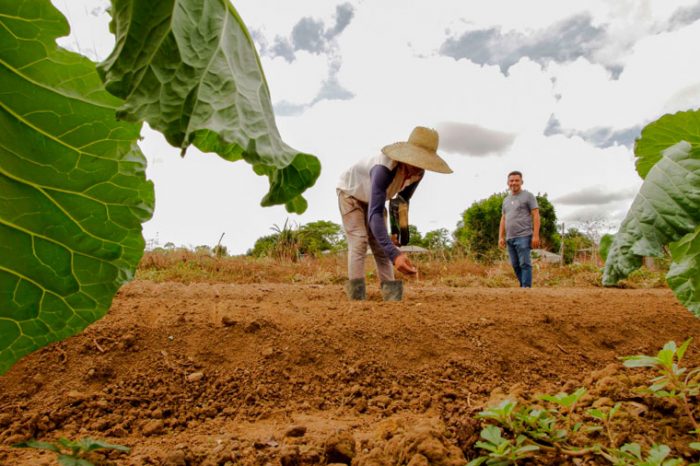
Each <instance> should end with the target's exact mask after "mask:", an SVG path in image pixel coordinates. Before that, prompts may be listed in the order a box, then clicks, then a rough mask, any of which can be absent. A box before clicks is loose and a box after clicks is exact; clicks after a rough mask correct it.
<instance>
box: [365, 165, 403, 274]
mask: <svg viewBox="0 0 700 466" xmlns="http://www.w3.org/2000/svg"><path fill="white" fill-rule="evenodd" d="M393 176H394V174H393V173H392V172H391V171H389V169H388V168H387V167H385V166H383V165H376V166H374V167H373V168H372V169H371V170H370V172H369V179H370V183H371V185H372V189H371V192H370V199H369V208H368V212H367V217H368V218H367V223H368V224H369V229H370V231H371V232H372V235H373V236H374V238H375V239H376V240H377V242H378V243H379V244H380V246H381V247H382V249H384V252H385V253H386V255H387V256H388V257H389V260H391V262H392V263H393V264H394V265H395V266H396V268H397V269H399V271H400V272H403V273H415V269H414V267H413V265H412V264H411V262H410V261H409V260H408V257H407V256H406V255H405V254H403V253H402V252H401V251H399V249H398V248H397V247H396V246H394V244H393V243H392V242H391V239H390V238H389V232H388V231H387V230H386V220H384V204H385V203H386V190H387V188H388V187H389V184H391V181H392V179H393Z"/></svg>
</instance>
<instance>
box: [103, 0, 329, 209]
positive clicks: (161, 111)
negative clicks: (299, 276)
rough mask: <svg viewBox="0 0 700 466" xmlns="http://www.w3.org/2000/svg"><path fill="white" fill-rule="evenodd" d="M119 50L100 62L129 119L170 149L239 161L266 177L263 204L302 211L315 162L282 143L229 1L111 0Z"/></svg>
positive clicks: (314, 176) (247, 40)
mask: <svg viewBox="0 0 700 466" xmlns="http://www.w3.org/2000/svg"><path fill="white" fill-rule="evenodd" d="M112 18H113V22H112V28H113V31H114V33H115V35H116V46H115V48H114V51H113V52H112V54H111V55H110V56H109V58H107V60H105V61H104V62H103V63H101V64H100V65H99V67H98V68H99V70H100V73H101V74H102V76H103V78H104V80H105V84H106V87H107V90H108V91H110V92H112V93H113V94H114V95H116V96H119V97H121V98H123V99H125V100H126V103H125V104H124V106H122V107H121V109H120V111H119V116H120V117H122V118H125V119H129V120H133V121H139V120H145V121H147V122H148V123H149V124H150V125H151V126H152V127H153V128H155V129H157V130H158V131H160V132H162V133H163V134H164V135H165V138H166V139H167V140H168V142H170V144H172V145H174V146H176V147H179V148H181V149H182V150H183V152H184V150H185V149H186V148H187V147H188V146H189V145H190V144H194V145H195V146H196V147H197V148H199V149H200V150H202V151H205V152H216V153H217V154H219V155H220V156H221V157H223V158H224V159H226V160H230V161H235V160H239V159H241V158H243V159H244V160H245V161H246V162H248V163H250V164H252V165H253V167H254V170H255V172H256V173H257V174H258V175H267V176H268V177H269V179H270V191H269V192H268V194H267V195H266V196H265V197H264V198H263V200H262V205H264V206H267V205H273V204H286V206H287V209H288V210H289V211H291V212H298V213H301V212H303V211H304V210H305V209H306V202H305V201H304V200H303V199H302V198H301V196H300V195H301V193H302V192H303V191H304V190H306V189H307V188H308V187H310V186H312V185H313V184H314V183H315V182H316V179H317V178H318V175H319V173H320V170H321V166H320V163H319V162H318V159H316V157H314V156H312V155H308V154H304V153H300V152H298V151H296V150H294V149H292V148H291V147H289V146H288V145H286V144H285V143H284V142H283V141H282V139H281V138H280V135H279V132H278V130H277V126H276V124H275V118H274V113H273V111H272V104H271V101H270V93H269V90H268V87H267V83H266V81H265V76H264V74H263V71H262V67H261V66H260V61H259V59H258V55H257V52H256V51H255V47H254V45H253V42H252V40H251V38H250V35H249V33H248V31H247V29H246V27H245V25H244V24H243V22H242V21H241V19H240V17H239V16H238V14H237V13H236V11H235V10H234V8H233V7H232V6H231V5H230V4H229V2H228V0H161V1H158V2H146V1H143V0H112Z"/></svg>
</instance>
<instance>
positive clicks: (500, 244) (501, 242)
mask: <svg viewBox="0 0 700 466" xmlns="http://www.w3.org/2000/svg"><path fill="white" fill-rule="evenodd" d="M498 247H499V248H501V249H505V247H506V240H504V239H503V238H498Z"/></svg>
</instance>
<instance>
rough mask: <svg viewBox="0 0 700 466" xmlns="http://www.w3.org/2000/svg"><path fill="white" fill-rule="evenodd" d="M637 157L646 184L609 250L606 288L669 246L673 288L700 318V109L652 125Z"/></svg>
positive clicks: (638, 147) (638, 144)
mask: <svg viewBox="0 0 700 466" xmlns="http://www.w3.org/2000/svg"><path fill="white" fill-rule="evenodd" d="M635 155H636V156H637V171H638V172H639V174H640V176H641V177H642V178H644V183H643V184H642V187H641V188H640V190H639V194H638V195H637V197H636V198H635V200H634V202H633V203H632V206H631V207H630V210H629V212H628V213H627V216H626V217H625V219H624V221H623V222H622V225H621V226H620V231H619V232H618V233H617V235H616V236H615V240H614V242H613V244H612V246H611V247H610V252H609V254H608V258H607V260H606V263H605V271H604V274H603V284H605V285H608V286H610V285H614V284H616V283H617V282H618V281H619V280H621V279H623V278H625V277H627V276H628V275H629V274H630V273H631V272H632V271H634V270H636V269H637V268H639V267H640V266H641V264H642V258H643V257H644V256H654V257H661V256H663V254H664V251H665V248H666V247H669V248H670V249H671V251H672V258H673V262H672V264H671V268H670V270H669V275H667V281H668V282H669V286H670V287H671V289H672V290H673V291H674V293H675V294H676V296H677V297H678V298H679V299H680V300H681V302H682V303H683V304H684V305H685V306H686V307H688V309H689V310H690V311H691V312H693V313H695V315H697V316H700V279H699V278H698V275H700V274H698V270H699V269H700V263H699V262H698V258H699V257H700V239H698V236H699V234H700V111H697V110H696V111H688V112H679V113H676V114H673V115H664V116H663V117H661V118H659V119H658V120H657V121H655V122H653V123H650V124H649V125H647V126H646V127H645V128H644V129H643V130H642V137H641V138H640V139H638V140H637V142H636V145H635Z"/></svg>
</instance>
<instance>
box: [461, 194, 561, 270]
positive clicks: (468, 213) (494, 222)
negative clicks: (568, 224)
mask: <svg viewBox="0 0 700 466" xmlns="http://www.w3.org/2000/svg"><path fill="white" fill-rule="evenodd" d="M506 195H507V193H506V192H501V193H495V194H492V195H491V196H489V197H488V198H486V199H482V200H480V201H477V202H474V203H473V204H472V205H471V206H470V207H469V208H468V209H467V210H465V211H464V212H462V220H460V221H459V223H458V224H457V229H456V230H455V232H454V237H455V239H456V242H457V244H458V245H459V246H461V247H463V248H464V249H466V250H467V251H468V252H470V253H471V254H473V255H474V257H476V258H477V259H482V260H487V261H489V260H494V259H496V258H498V257H500V255H501V252H500V251H499V249H498V229H499V226H500V223H501V215H502V211H501V207H502V205H503V199H505V197H506ZM535 197H536V199H537V204H538V205H539V210H540V240H541V243H542V246H541V247H542V249H548V250H558V249H559V245H560V235H559V233H558V232H557V216H556V213H555V211H554V206H553V205H552V203H551V202H549V199H547V195H546V194H544V195H540V194H538V195H537V196H535Z"/></svg>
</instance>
